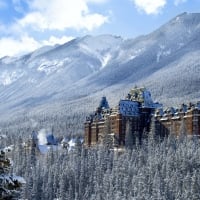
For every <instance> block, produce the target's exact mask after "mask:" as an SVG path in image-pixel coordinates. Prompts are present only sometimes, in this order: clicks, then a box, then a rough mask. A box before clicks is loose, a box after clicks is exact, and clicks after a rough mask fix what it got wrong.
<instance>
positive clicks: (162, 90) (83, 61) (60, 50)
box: [0, 13, 200, 113]
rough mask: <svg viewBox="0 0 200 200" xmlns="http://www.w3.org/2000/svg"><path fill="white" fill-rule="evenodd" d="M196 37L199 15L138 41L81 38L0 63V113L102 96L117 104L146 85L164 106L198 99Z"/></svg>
mask: <svg viewBox="0 0 200 200" xmlns="http://www.w3.org/2000/svg"><path fill="white" fill-rule="evenodd" d="M199 35H200V14H198V13H196V14H187V13H183V14H181V15H179V16H177V17H175V18H174V19H172V20H171V21H170V22H168V23H167V24H165V25H163V26H162V27H160V28H159V29H158V30H156V31H154V32H152V33H151V34H149V35H146V36H141V37H138V38H136V39H126V40H125V39H123V38H121V37H118V36H112V35H100V36H95V37H94V36H85V37H83V38H76V39H74V40H72V41H70V42H68V43H65V44H63V45H56V46H53V47H49V46H47V47H43V48H41V49H38V50H36V51H35V52H32V53H30V54H27V55H24V56H21V57H18V58H10V57H4V58H1V59H0V102H1V106H0V111H1V113H8V112H11V113H12V112H16V111H19V110H21V109H25V110H27V109H28V110H31V109H32V108H37V107H38V106H40V107H41V106H43V105H45V106H47V105H51V104H52V103H55V102H56V103H57V104H59V102H62V103H65V104H68V103H69V102H71V101H72V100H74V102H79V103H80V102H84V101H85V99H86V98H87V97H92V98H99V97H100V96H101V95H104V94H106V95H108V96H110V99H111V100H113V102H115V101H116V99H117V97H120V96H123V94H124V93H125V92H126V91H128V90H129V89H130V88H131V87H132V86H134V85H135V84H138V85H142V86H143V85H145V86H146V87H148V88H149V89H150V90H152V92H153V96H154V97H155V98H156V99H158V100H160V101H164V103H166V104H170V101H173V103H177V102H182V101H184V100H188V101H189V100H190V99H191V98H192V100H197V99H199V98H200V90H199V83H200V79H199V72H200V60H199V53H200V38H199ZM117 100H119V99H117ZM47 107H48V106H47ZM45 108H46V107H45Z"/></svg>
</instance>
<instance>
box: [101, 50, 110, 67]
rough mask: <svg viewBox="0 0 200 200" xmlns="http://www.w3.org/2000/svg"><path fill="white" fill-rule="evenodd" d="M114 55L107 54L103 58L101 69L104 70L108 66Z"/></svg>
mask: <svg viewBox="0 0 200 200" xmlns="http://www.w3.org/2000/svg"><path fill="white" fill-rule="evenodd" d="M111 58H112V55H111V54H110V53H107V54H106V55H105V56H104V57H103V58H102V61H101V63H102V65H101V68H104V67H105V66H106V65H108V63H109V61H110V60H111Z"/></svg>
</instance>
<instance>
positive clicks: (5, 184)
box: [0, 150, 25, 200]
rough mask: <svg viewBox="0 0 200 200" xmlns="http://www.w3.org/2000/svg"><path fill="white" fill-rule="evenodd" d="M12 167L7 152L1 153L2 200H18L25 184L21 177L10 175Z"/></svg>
mask: <svg viewBox="0 0 200 200" xmlns="http://www.w3.org/2000/svg"><path fill="white" fill-rule="evenodd" d="M10 167H11V161H10V159H8V158H6V156H5V152H4V151H3V150H1V151H0V199H5V200H6V199H17V198H18V197H19V195H20V188H21V186H22V184H24V183H25V181H24V179H23V178H22V177H19V176H15V175H11V174H9V170H10Z"/></svg>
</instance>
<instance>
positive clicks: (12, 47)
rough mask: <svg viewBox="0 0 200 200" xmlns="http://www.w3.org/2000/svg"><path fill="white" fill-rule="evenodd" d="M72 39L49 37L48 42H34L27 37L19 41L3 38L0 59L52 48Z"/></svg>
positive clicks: (0, 41) (0, 42) (0, 40)
mask: <svg viewBox="0 0 200 200" xmlns="http://www.w3.org/2000/svg"><path fill="white" fill-rule="evenodd" d="M72 39H73V37H66V36H63V37H60V38H59V37H55V36H51V37H50V38H49V39H48V40H43V41H36V40H35V39H33V38H32V37H29V36H27V35H25V36H23V37H21V38H20V39H14V38H11V37H4V38H1V39H0V58H2V57H4V56H19V55H23V54H25V53H28V52H32V51H34V50H36V49H38V48H40V47H42V46H47V45H50V46H53V45H55V44H64V43H66V42H68V41H70V40H72Z"/></svg>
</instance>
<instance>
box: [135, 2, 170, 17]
mask: <svg viewBox="0 0 200 200" xmlns="http://www.w3.org/2000/svg"><path fill="white" fill-rule="evenodd" d="M132 1H133V3H134V4H135V6H136V8H137V9H138V10H139V11H144V12H145V13H146V14H158V13H159V12H160V10H161V9H162V8H163V7H164V6H165V5H166V3H167V1H166V0H132Z"/></svg>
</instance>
